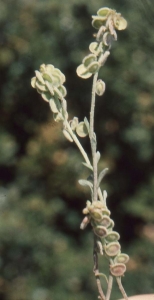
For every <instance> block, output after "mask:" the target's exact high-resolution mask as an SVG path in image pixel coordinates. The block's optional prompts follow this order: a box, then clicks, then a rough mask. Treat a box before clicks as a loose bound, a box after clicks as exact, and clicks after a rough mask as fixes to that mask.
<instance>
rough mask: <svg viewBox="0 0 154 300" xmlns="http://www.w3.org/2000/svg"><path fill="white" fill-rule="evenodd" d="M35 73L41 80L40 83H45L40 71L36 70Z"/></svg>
mask: <svg viewBox="0 0 154 300" xmlns="http://www.w3.org/2000/svg"><path fill="white" fill-rule="evenodd" d="M35 74H36V78H37V79H38V80H39V81H40V83H42V84H45V81H44V79H43V77H42V74H41V73H40V72H39V71H35Z"/></svg>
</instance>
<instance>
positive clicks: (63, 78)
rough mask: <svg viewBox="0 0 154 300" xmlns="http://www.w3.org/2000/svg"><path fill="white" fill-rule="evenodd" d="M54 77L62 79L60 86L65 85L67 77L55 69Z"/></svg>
mask: <svg viewBox="0 0 154 300" xmlns="http://www.w3.org/2000/svg"><path fill="white" fill-rule="evenodd" d="M53 75H57V76H58V77H59V79H60V85H61V84H63V83H64V82H65V80H66V78H65V75H64V74H63V73H62V72H61V71H60V70H59V69H57V68H55V69H54V71H53Z"/></svg>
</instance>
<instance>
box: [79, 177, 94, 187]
mask: <svg viewBox="0 0 154 300" xmlns="http://www.w3.org/2000/svg"><path fill="white" fill-rule="evenodd" d="M78 182H79V184H80V185H82V186H88V187H90V189H92V188H93V184H92V182H90V181H88V180H85V179H79V180H78Z"/></svg>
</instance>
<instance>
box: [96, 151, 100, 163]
mask: <svg viewBox="0 0 154 300" xmlns="http://www.w3.org/2000/svg"><path fill="white" fill-rule="evenodd" d="M96 157H97V163H98V162H99V160H100V157H101V154H100V152H99V151H97V152H96Z"/></svg>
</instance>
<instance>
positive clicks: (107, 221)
mask: <svg viewBox="0 0 154 300" xmlns="http://www.w3.org/2000/svg"><path fill="white" fill-rule="evenodd" d="M110 223H111V219H110V218H109V217H108V216H103V219H102V220H101V225H102V226H105V227H108V226H109V225H110Z"/></svg>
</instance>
